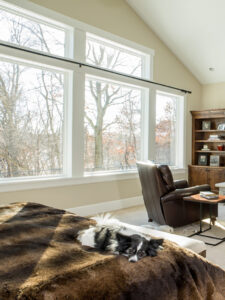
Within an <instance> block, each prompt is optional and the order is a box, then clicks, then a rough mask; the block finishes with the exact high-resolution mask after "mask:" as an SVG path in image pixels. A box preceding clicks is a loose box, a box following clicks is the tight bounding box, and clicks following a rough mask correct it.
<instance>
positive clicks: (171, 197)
mask: <svg viewBox="0 0 225 300" xmlns="http://www.w3.org/2000/svg"><path fill="white" fill-rule="evenodd" d="M200 191H210V186H209V185H208V184H203V185H196V186H192V187H188V188H184V189H176V190H175V191H172V192H170V193H168V194H166V195H165V196H163V197H161V202H162V203H163V204H164V203H166V202H169V201H175V200H179V199H180V200H182V199H183V197H188V196H191V195H195V194H198V193H200Z"/></svg>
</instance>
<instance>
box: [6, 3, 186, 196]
mask: <svg viewBox="0 0 225 300" xmlns="http://www.w3.org/2000/svg"><path fill="white" fill-rule="evenodd" d="M4 4H7V5H9V9H10V10H11V9H13V8H14V7H15V6H16V7H17V8H18V13H22V14H23V15H24V17H26V18H27V16H26V13H25V14H24V12H25V11H28V12H29V15H30V16H32V17H34V18H35V19H38V20H41V22H42V23H45V24H47V25H50V26H51V24H54V25H55V26H57V28H60V29H64V30H65V32H66V39H65V41H69V43H67V44H68V48H67V49H65V56H66V57H69V58H72V59H74V60H76V61H80V62H85V45H86V33H87V32H88V33H90V34H93V35H96V36H99V37H100V38H102V39H107V40H110V41H112V43H115V44H120V45H123V46H124V47H127V48H131V49H134V50H136V51H139V52H141V53H144V54H145V55H146V62H145V66H147V65H149V66H151V67H150V68H146V69H144V77H145V78H148V79H149V80H151V81H153V59H154V54H155V52H154V50H152V49H149V48H147V47H144V46H142V45H139V44H137V43H135V42H132V41H129V40H126V39H124V38H121V37H119V36H116V35H114V34H111V33H108V32H106V31H103V30H101V29H98V28H96V27H93V26H90V25H88V24H85V23H83V22H80V21H77V20H75V19H72V18H69V17H67V16H64V15H62V14H59V13H57V12H54V11H52V10H49V9H46V8H44V7H41V6H39V5H36V4H34V3H31V2H29V1H26V0H7V1H3V0H0V6H1V5H4ZM21 7H22V8H21ZM4 43H5V42H4ZM78 45H79V46H78ZM21 48H23V47H21ZM34 51H36V52H40V51H37V50H34ZM0 54H1V55H2V56H4V57H10V58H13V57H15V58H16V59H17V60H20V59H21V61H22V62H23V63H26V62H27V63H29V62H32V64H33V65H35V64H37V66H38V65H39V66H41V65H42V66H45V67H46V66H49V68H50V69H54V68H55V69H58V70H61V71H62V72H65V73H66V74H67V75H66V77H67V78H68V80H66V83H65V85H66V87H65V98H67V100H66V101H65V103H64V105H65V114H66V118H65V120H67V121H66V123H65V131H66V134H65V142H64V146H65V147H64V166H65V168H66V169H67V173H66V174H65V173H64V176H59V177H58V176H56V177H53V176H51V177H42V178H40V177H39V178H37V177H32V178H31V177H26V178H24V179H21V178H10V180H9V181H8V182H7V183H5V182H3V180H2V179H0V192H6V191H15V190H26V189H40V188H47V187H56V186H57V187H58V186H71V185H74V184H86V183H93V182H103V181H114V180H121V179H133V178H137V177H138V174H137V171H131V172H123V173H122V172H117V173H115V172H111V173H110V172H108V173H107V175H106V174H104V175H102V174H95V175H94V176H91V175H87V176H84V159H83V155H84V143H83V141H84V132H83V124H84V92H85V80H84V79H85V75H86V74H89V75H93V76H95V77H102V78H106V79H109V80H115V81H118V82H122V83H123V82H124V83H125V84H128V85H131V86H139V87H141V88H144V89H145V97H144V98H145V99H142V103H143V102H144V105H143V106H142V110H143V115H144V118H143V121H142V130H143V135H144V137H145V138H144V139H142V141H143V140H145V141H144V142H142V143H145V145H146V144H148V147H146V146H145V145H144V147H142V149H143V153H142V157H143V159H144V160H147V159H152V155H153V154H154V143H152V142H153V140H154V129H155V127H154V124H155V113H154V107H155V86H154V85H150V84H149V83H147V82H144V81H140V80H136V79H133V78H128V77H124V76H122V75H116V74H109V73H106V72H104V71H101V70H95V69H90V68H88V67H82V68H79V66H78V65H74V64H71V63H69V62H61V61H59V60H55V59H53V58H47V57H42V56H38V55H35V54H32V53H23V52H22V51H19V50H15V49H8V48H6V47H4V46H0ZM54 56H56V55H54ZM34 62H35V63H34ZM67 87H69V88H67ZM172 92H173V93H174V90H172ZM184 140H185V138H184ZM142 146H143V145H142Z"/></svg>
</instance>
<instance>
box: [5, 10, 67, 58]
mask: <svg viewBox="0 0 225 300" xmlns="http://www.w3.org/2000/svg"><path fill="white" fill-rule="evenodd" d="M0 40H3V41H6V42H10V43H14V44H16V45H20V46H24V47H29V48H32V49H35V50H40V51H44V52H47V53H51V54H56V55H61V56H64V44H65V31H64V30H61V29H58V28H55V27H54V26H49V25H45V24H42V23H41V22H39V21H34V20H32V19H29V18H26V17H23V16H20V15H16V14H14V13H11V12H8V11H4V10H3V9H2V8H1V7H0Z"/></svg>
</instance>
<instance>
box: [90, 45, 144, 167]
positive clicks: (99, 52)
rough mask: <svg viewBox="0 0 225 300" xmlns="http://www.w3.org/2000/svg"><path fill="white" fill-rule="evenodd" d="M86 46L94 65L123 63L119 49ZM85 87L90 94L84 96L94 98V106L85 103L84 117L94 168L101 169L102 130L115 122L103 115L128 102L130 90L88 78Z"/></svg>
mask: <svg viewBox="0 0 225 300" xmlns="http://www.w3.org/2000/svg"><path fill="white" fill-rule="evenodd" d="M87 47H88V50H87V60H88V62H90V63H92V64H94V65H96V66H99V67H105V68H108V69H111V70H114V69H116V68H118V67H120V66H122V65H123V63H124V62H123V59H122V58H121V52H120V51H119V50H116V49H115V50H114V51H111V52H108V51H107V50H106V48H105V47H104V46H100V47H96V46H95V45H92V44H91V43H89V44H88V45H87ZM139 67H140V64H138V65H136V66H135V67H134V69H133V72H135V71H136V70H137V69H138V68H139ZM87 89H88V91H90V95H89V93H88V94H87V95H86V98H87V97H90V96H91V97H92V98H93V99H94V103H95V105H94V107H93V106H92V107H88V105H86V108H85V118H86V122H87V124H88V126H89V127H91V128H92V130H93V132H94V143H95V149H94V169H95V170H101V169H102V167H103V165H104V163H103V160H104V157H103V153H104V151H103V138H104V132H105V131H106V130H107V129H108V128H110V127H112V126H113V125H114V124H115V123H116V122H117V121H116V120H115V119H114V120H111V121H109V120H106V119H105V116H106V114H107V112H108V111H109V110H110V108H111V107H112V106H114V105H118V106H119V105H120V104H125V103H126V102H130V100H131V99H130V97H131V92H132V90H129V91H126V92H123V89H122V88H121V86H120V85H116V84H110V83H107V82H101V81H98V80H92V79H90V80H88V86H87ZM86 102H87V103H89V101H88V99H86ZM93 111H94V113H93ZM121 113H122V112H121ZM88 126H87V127H88ZM131 130H132V129H131ZM86 145H87V144H86Z"/></svg>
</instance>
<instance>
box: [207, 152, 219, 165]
mask: <svg viewBox="0 0 225 300" xmlns="http://www.w3.org/2000/svg"><path fill="white" fill-rule="evenodd" d="M209 165H210V166H211V167H219V166H220V156H219V155H210V164H209Z"/></svg>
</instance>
